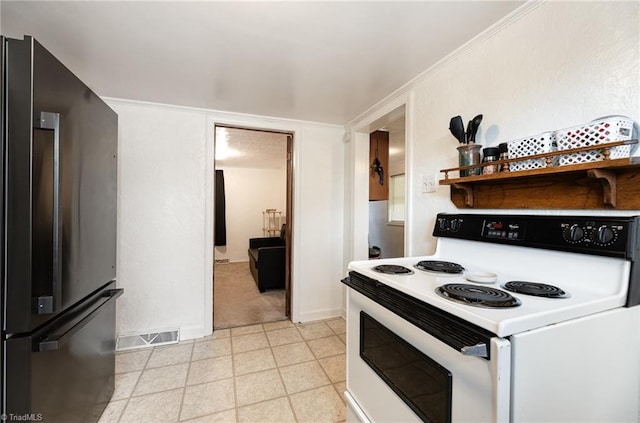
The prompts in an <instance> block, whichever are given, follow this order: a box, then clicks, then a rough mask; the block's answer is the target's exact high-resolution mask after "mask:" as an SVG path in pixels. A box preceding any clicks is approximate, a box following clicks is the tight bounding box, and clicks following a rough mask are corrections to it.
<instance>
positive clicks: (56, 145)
mask: <svg viewBox="0 0 640 423" xmlns="http://www.w3.org/2000/svg"><path fill="white" fill-rule="evenodd" d="M34 128H36V129H44V130H52V131H53V146H52V147H53V151H52V153H53V157H52V159H53V162H52V163H51V165H52V167H53V169H52V173H53V175H52V176H53V181H52V182H53V187H52V188H53V189H52V191H53V192H52V194H53V198H52V200H53V204H52V210H51V214H52V216H51V217H50V218H51V226H52V228H51V229H52V233H51V236H52V240H51V241H52V242H51V244H52V245H51V249H52V251H51V254H52V267H51V270H52V272H51V274H50V275H47V277H46V279H49V277H50V288H48V289H47V291H49V292H47V293H46V294H45V293H43V292H40V293H39V295H37V296H35V297H34V298H33V300H32V303H33V312H34V313H35V314H51V313H55V312H56V311H58V310H60V308H61V304H62V211H61V209H60V204H61V203H60V195H61V193H60V186H61V184H60V182H61V181H60V113H52V112H40V116H39V117H38V118H37V119H35V122H34ZM34 143H35V139H34ZM34 149H35V145H34ZM45 154H46V153H45ZM41 177H44V175H42V176H41ZM34 179H35V178H34ZM34 183H36V184H37V183H44V181H34ZM48 218H49V217H48ZM43 294H44V295H43ZM47 294H50V295H47Z"/></svg>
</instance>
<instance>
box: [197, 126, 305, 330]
mask: <svg viewBox="0 0 640 423" xmlns="http://www.w3.org/2000/svg"><path fill="white" fill-rule="evenodd" d="M211 124H212V125H211ZM216 128H233V129H242V130H247V131H260V132H273V133H277V134H283V135H285V136H286V137H287V146H286V148H287V155H286V158H285V159H286V161H287V164H286V167H287V168H286V209H285V213H286V215H285V224H286V228H287V229H286V235H285V237H286V241H285V243H286V249H285V316H286V317H287V318H288V319H292V313H291V310H292V303H293V296H292V293H293V283H292V278H291V275H292V274H293V272H292V267H293V248H292V247H293V236H292V234H293V231H294V230H295V228H294V199H295V195H294V184H295V172H294V171H295V168H294V157H295V154H294V153H295V149H294V145H295V144H294V143H295V141H294V139H295V131H294V130H292V129H274V128H273V127H271V126H260V125H255V124H253V123H252V124H247V123H246V122H228V121H220V120H217V119H216V120H212V121H211V122H208V123H207V133H208V135H209V136H207V184H206V185H207V192H208V193H210V195H208V196H207V205H206V207H205V208H206V210H205V213H206V216H205V220H206V222H207V224H206V227H207V231H206V232H207V236H206V237H205V238H206V239H207V240H208V241H210V242H207V246H206V248H205V251H206V254H207V257H208V258H210V260H205V262H206V263H211V266H209V267H210V270H208V271H207V272H206V274H207V275H208V278H207V279H208V280H209V281H210V283H208V287H207V288H210V295H209V293H208V292H209V289H206V290H205V291H206V294H205V296H206V297H207V298H208V299H210V302H209V301H207V302H206V303H205V312H206V314H207V316H206V322H207V327H210V328H211V331H213V328H214V320H213V319H214V317H213V311H214V310H213V308H214V295H215V274H214V270H213V268H214V265H215V246H214V245H213V244H214V242H213V240H214V236H215V234H214V228H215V222H214V210H215V209H214V207H215V204H214V196H213V190H214V188H215V171H216V166H215V146H216V139H215V137H216ZM209 235H210V236H209Z"/></svg>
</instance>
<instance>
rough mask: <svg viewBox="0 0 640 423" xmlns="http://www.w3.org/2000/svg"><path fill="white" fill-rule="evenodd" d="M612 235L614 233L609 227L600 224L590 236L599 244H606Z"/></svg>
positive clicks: (613, 235)
mask: <svg viewBox="0 0 640 423" xmlns="http://www.w3.org/2000/svg"><path fill="white" fill-rule="evenodd" d="M614 237H615V233H614V232H613V230H612V229H611V228H610V227H608V226H606V225H602V226H600V227H599V228H598V229H597V230H595V231H593V235H592V236H591V238H592V239H593V241H595V242H597V243H600V244H607V243H609V242H611V241H613V238H614Z"/></svg>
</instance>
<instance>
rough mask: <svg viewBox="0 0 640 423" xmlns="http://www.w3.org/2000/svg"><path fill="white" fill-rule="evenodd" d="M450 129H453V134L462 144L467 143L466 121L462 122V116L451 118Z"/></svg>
mask: <svg viewBox="0 0 640 423" xmlns="http://www.w3.org/2000/svg"><path fill="white" fill-rule="evenodd" d="M449 131H451V134H452V135H453V136H454V137H456V139H457V140H458V141H459V142H460V144H464V143H465V135H464V122H462V117H461V116H454V117H452V118H451V120H450V121H449Z"/></svg>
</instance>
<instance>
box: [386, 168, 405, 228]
mask: <svg viewBox="0 0 640 423" xmlns="http://www.w3.org/2000/svg"><path fill="white" fill-rule="evenodd" d="M404 187H405V174H404V173H401V174H399V175H393V176H390V177H389V223H392V224H393V223H397V224H403V223H404V208H405V199H404V191H405V190H404Z"/></svg>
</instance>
